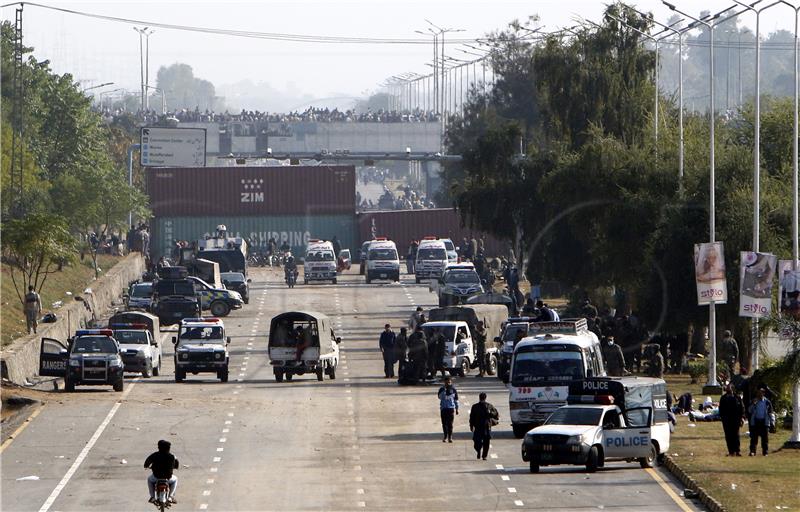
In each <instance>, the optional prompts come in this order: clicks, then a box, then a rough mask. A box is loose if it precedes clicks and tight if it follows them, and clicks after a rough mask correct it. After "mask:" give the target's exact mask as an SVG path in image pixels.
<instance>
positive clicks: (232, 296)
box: [187, 276, 244, 317]
mask: <svg viewBox="0 0 800 512" xmlns="http://www.w3.org/2000/svg"><path fill="white" fill-rule="evenodd" d="M187 279H189V281H191V282H192V285H193V286H194V293H195V295H196V296H197V297H198V298H199V299H200V307H202V308H203V310H210V311H211V314H212V315H213V316H215V317H219V316H228V314H230V312H231V310H232V309H241V308H242V306H243V305H244V300H243V299H242V296H241V294H240V293H239V292H236V291H233V290H226V289H225V288H217V287H214V286H211V285H210V284H208V283H207V282H205V281H203V280H202V279H200V278H199V277H195V276H189V277H188V278H187Z"/></svg>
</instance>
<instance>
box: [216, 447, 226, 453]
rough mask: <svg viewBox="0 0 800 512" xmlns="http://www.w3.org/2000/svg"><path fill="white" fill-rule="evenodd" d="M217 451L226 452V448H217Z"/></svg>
mask: <svg viewBox="0 0 800 512" xmlns="http://www.w3.org/2000/svg"><path fill="white" fill-rule="evenodd" d="M217 451H218V452H222V451H225V448H223V447H221V446H220V447H219V448H217Z"/></svg>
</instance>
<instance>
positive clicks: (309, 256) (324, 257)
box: [306, 251, 336, 261]
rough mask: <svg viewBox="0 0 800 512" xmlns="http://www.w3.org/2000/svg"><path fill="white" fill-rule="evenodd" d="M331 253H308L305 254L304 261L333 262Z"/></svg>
mask: <svg viewBox="0 0 800 512" xmlns="http://www.w3.org/2000/svg"><path fill="white" fill-rule="evenodd" d="M335 259H336V258H334V257H333V252H332V251H309V252H307V253H306V261H334V260H335Z"/></svg>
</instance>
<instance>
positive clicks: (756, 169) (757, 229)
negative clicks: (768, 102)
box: [733, 0, 780, 371]
mask: <svg viewBox="0 0 800 512" xmlns="http://www.w3.org/2000/svg"><path fill="white" fill-rule="evenodd" d="M733 1H734V2H736V3H737V4H739V5H741V6H742V7H744V9H745V10H746V11H753V12H754V13H755V15H756V73H755V74H756V94H755V113H754V116H755V128H754V131H755V134H754V140H753V252H758V251H759V250H760V245H761V37H760V30H761V13H762V12H763V11H765V10H767V9H769V8H770V7H773V6H775V5H777V4H779V3H780V2H773V3H771V4H769V5H767V6H765V7H762V8H760V9H756V8H755V5H756V4H758V3H759V2H761V0H758V1H757V2H755V3H753V4H751V5H747V4H745V3H743V2H740V1H739V0H733ZM751 332H752V334H751V338H750V339H751V354H750V364H751V370H752V371H755V370H758V365H759V361H758V351H759V347H758V345H759V343H758V318H753V325H752V331H751Z"/></svg>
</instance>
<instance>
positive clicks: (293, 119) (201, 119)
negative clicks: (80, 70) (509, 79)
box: [98, 107, 441, 124]
mask: <svg viewBox="0 0 800 512" xmlns="http://www.w3.org/2000/svg"><path fill="white" fill-rule="evenodd" d="M98 111H99V112H100V114H101V115H102V116H103V118H104V119H105V121H106V122H108V123H111V122H114V121H115V120H116V119H117V118H120V117H126V116H133V117H135V118H136V119H138V120H140V121H142V122H144V123H145V124H155V123H159V122H163V121H169V120H177V121H178V122H182V123H222V124H225V123H232V122H242V123H433V122H439V120H440V119H441V117H440V115H439V114H438V113H434V112H431V111H425V110H420V109H415V110H384V109H378V110H372V109H367V111H366V112H357V111H356V110H353V109H348V110H339V109H338V108H333V109H329V108H327V107H326V108H315V107H309V108H307V109H306V110H303V111H294V112H288V113H270V112H261V111H259V110H242V111H241V112H238V113H231V112H229V111H227V110H226V111H225V112H214V111H213V110H207V109H206V110H203V111H201V110H200V109H199V108H195V109H193V110H192V109H186V108H184V109H180V110H175V111H172V112H167V113H166V114H162V113H161V112H158V111H156V110H139V111H136V112H133V111H129V110H126V109H124V108H110V107H102V108H98Z"/></svg>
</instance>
